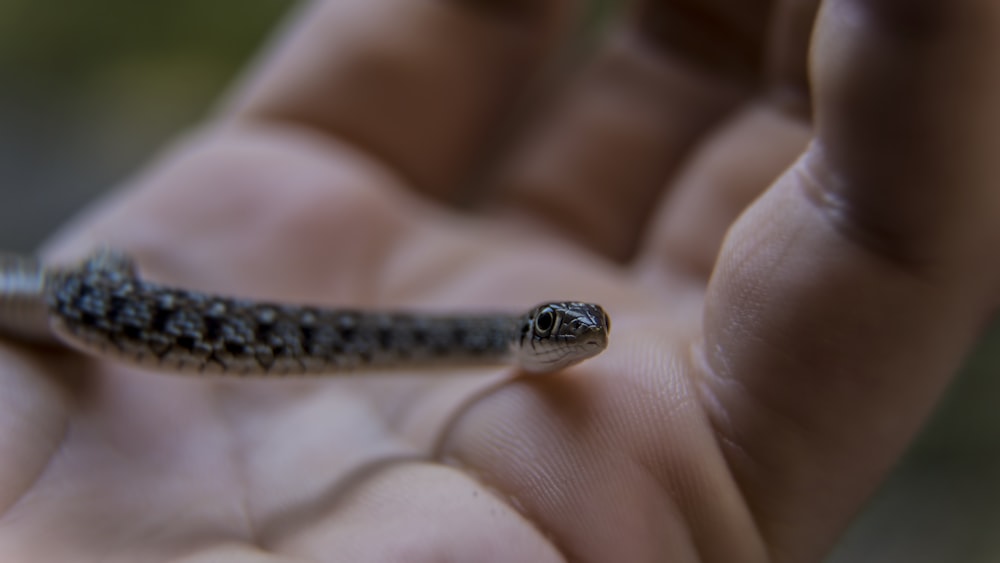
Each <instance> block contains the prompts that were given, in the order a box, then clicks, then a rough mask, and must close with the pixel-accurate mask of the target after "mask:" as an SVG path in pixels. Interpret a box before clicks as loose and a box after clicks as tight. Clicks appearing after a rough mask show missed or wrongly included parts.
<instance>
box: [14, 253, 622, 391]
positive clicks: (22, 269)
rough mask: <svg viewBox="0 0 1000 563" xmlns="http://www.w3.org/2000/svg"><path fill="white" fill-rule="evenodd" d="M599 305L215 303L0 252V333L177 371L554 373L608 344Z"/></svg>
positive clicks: (105, 264)
mask: <svg viewBox="0 0 1000 563" xmlns="http://www.w3.org/2000/svg"><path fill="white" fill-rule="evenodd" d="M609 330H610V321H609V318H608V315H607V313H605V312H604V309H602V308H601V306H599V305H594V304H589V303H580V302H575V301H560V302H551V303H544V304H541V305H538V306H537V307H534V308H532V309H531V310H529V311H527V312H524V313H516V314H510V313H470V314H452V315H435V314H427V313H417V312H392V311H385V312H382V311H367V310H356V309H349V308H345V309H331V308H323V307H313V306H306V305H291V304H281V303H266V302H258V301H250V300H245V299H236V298H231V297H223V296H214V295H208V294H204V293H200V292H196V291H189V290H185V289H178V288H172V287H167V286H164V285H160V284H156V283H152V282H149V281H146V280H143V279H142V278H141V277H140V276H139V275H138V273H137V271H136V268H135V265H134V264H133V262H132V260H131V259H129V258H128V257H127V256H125V255H123V254H121V253H118V252H115V251H112V250H107V249H105V250H101V251H98V252H96V253H94V254H93V255H92V256H90V257H89V258H87V259H86V260H84V261H82V262H81V263H80V264H78V265H76V266H72V267H68V268H45V267H43V266H41V265H40V264H39V263H38V262H37V261H36V260H34V259H32V258H27V257H22V256H16V255H2V254H0V332H2V333H3V334H6V335H9V336H13V337H20V338H27V339H33V340H47V341H52V340H55V341H57V342H59V343H61V344H65V345H68V346H70V347H73V348H76V349H78V350H82V351H84V352H86V353H89V354H92V355H95V356H97V357H100V358H108V359H115V360H120V361H125V362H129V363H133V364H137V365H140V366H143V367H147V368H153V369H158V370H165V371H172V372H180V373H232V374H240V375H304V374H338V373H344V372H353V371H358V370H366V369H368V370H400V369H416V368H425V367H450V366H455V367H475V366H486V365H513V366H516V367H518V368H520V369H521V370H523V371H526V372H533V373H543V372H550V371H556V370H559V369H562V368H565V367H567V366H570V365H573V364H576V363H578V362H580V361H583V360H585V359H588V358H591V357H593V356H595V355H597V354H599V353H600V352H601V351H603V350H604V349H605V348H606V347H607V343H608V331H609Z"/></svg>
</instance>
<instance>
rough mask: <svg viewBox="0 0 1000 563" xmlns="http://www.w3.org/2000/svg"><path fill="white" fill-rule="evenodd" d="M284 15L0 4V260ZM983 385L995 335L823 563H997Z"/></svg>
mask: <svg viewBox="0 0 1000 563" xmlns="http://www.w3.org/2000/svg"><path fill="white" fill-rule="evenodd" d="M292 4H293V2H291V0H215V1H213V2H204V1H199V0H173V1H171V2H134V1H132V0H89V1H87V2H82V3H79V4H78V3H72V2H64V3H60V5H59V6H58V8H56V7H55V6H54V5H53V4H52V3H50V2H34V1H31V0H0V85H2V87H0V248H2V249H5V250H17V251H24V252H27V251H31V250H32V249H33V248H35V247H36V246H37V245H38V244H39V243H40V242H41V241H42V240H43V239H44V238H45V237H46V236H47V235H48V234H49V233H51V232H52V231H53V230H54V229H56V228H58V226H59V225H60V224H62V223H63V222H65V221H66V220H67V219H68V218H69V217H71V216H72V215H73V213H74V212H75V211H77V210H79V209H80V208H81V207H82V206H84V205H86V204H87V203H88V202H89V201H92V200H93V199H94V198H96V197H97V196H99V195H100V194H101V193H102V192H104V191H106V190H107V189H109V188H111V187H113V186H114V185H116V184H117V183H120V182H121V181H122V180H123V179H124V178H126V177H127V176H128V175H129V174H130V173H131V172H133V171H135V170H137V169H138V167H139V166H140V165H141V164H142V162H143V161H145V160H148V159H149V158H150V157H151V156H152V155H153V154H155V152H156V151H157V149H158V148H161V147H163V146H164V145H165V144H166V143H168V142H169V141H170V140H171V139H172V138H174V137H175V136H177V135H179V134H181V133H183V132H184V131H185V129H187V128H189V127H190V126H191V125H192V124H194V123H196V122H197V121H198V120H199V119H200V118H202V117H203V116H205V115H206V114H207V113H208V112H210V111H211V108H212V105H213V103H214V101H215V100H216V99H217V97H218V96H219V95H220V94H222V93H223V92H224V91H225V88H226V86H227V84H228V83H229V82H230V81H231V80H232V79H233V78H234V76H236V75H237V73H238V72H239V71H240V69H241V68H242V67H243V66H244V65H245V64H247V62H248V60H249V59H250V58H251V57H252V56H253V54H254V53H255V52H256V50H257V49H258V47H260V46H261V44H262V42H263V41H265V40H266V38H267V36H268V32H269V31H270V30H271V29H272V28H273V27H274V26H275V25H276V24H277V23H278V22H280V20H281V17H282V15H283V14H284V13H286V12H287V11H288V9H289V8H290V7H291V5H292ZM597 4H598V5H599V4H600V2H597ZM592 13H594V14H601V13H603V11H602V9H601V8H600V7H599V6H598V7H596V8H595V10H594V11H593V12H592ZM597 17H598V18H599V17H600V16H599V15H598V16H597ZM998 375H1000V324H998V325H995V326H994V328H993V330H992V331H991V332H990V333H989V334H988V335H987V336H986V337H985V338H984V340H983V342H982V343H981V345H980V347H979V349H978V350H977V351H976V353H974V354H973V355H972V356H971V357H970V358H969V361H968V365H967V366H966V368H965V370H964V373H963V374H962V375H961V377H960V378H959V379H958V380H957V382H956V384H955V385H954V386H953V387H952V389H951V391H950V392H949V394H948V396H947V397H946V398H945V400H944V402H943V403H942V405H941V407H940V408H939V409H938V412H937V414H936V415H935V417H934V418H933V420H932V421H931V422H930V423H929V425H928V427H927V428H926V429H925V431H924V433H923V434H922V436H921V437H920V439H919V440H918V442H917V443H916V444H915V445H914V446H913V448H912V449H911V450H910V452H909V454H908V455H907V457H906V458H905V459H904V461H903V462H902V463H901V464H900V466H899V467H898V468H897V469H896V471H895V472H894V473H893V475H892V476H891V477H890V478H889V480H888V481H887V482H886V483H885V484H884V486H883V487H882V488H881V490H880V491H879V493H878V495H877V496H876V497H875V498H874V499H872V501H871V502H870V503H869V505H868V506H867V508H866V510H865V512H864V513H863V514H862V515H861V516H860V517H859V519H858V520H857V521H856V523H855V525H854V526H853V527H852V528H851V529H850V530H849V531H848V533H847V535H846V536H845V537H844V539H843V541H842V542H841V544H840V546H839V547H838V548H837V550H836V551H835V552H834V554H833V555H832V556H831V557H829V558H828V560H827V561H828V562H829V563H846V562H855V563H857V562H862V563H867V562H873V563H874V562H880V563H886V562H889V563H894V562H904V561H905V562H909V563H923V562H927V563H932V562H933V563H940V562H984V563H985V562H1000V534H994V533H993V532H995V531H1000V408H997V404H998V402H1000V377H998Z"/></svg>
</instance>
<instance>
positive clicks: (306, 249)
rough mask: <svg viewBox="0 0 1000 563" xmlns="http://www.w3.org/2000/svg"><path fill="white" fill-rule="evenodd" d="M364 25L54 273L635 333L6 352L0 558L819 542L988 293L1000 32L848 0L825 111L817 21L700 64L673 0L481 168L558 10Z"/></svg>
mask: <svg viewBox="0 0 1000 563" xmlns="http://www.w3.org/2000/svg"><path fill="white" fill-rule="evenodd" d="M349 4H351V3H350V2H332V1H331V2H318V3H316V4H315V5H313V6H310V7H309V8H308V10H307V11H306V12H305V13H304V14H303V15H302V17H301V18H300V20H299V22H298V23H297V24H296V25H295V26H293V27H292V28H291V29H290V30H289V33H288V35H287V38H286V41H284V42H283V43H282V44H281V45H280V46H279V47H278V49H277V51H276V54H275V55H273V56H272V57H270V58H269V59H268V60H267V61H266V62H265V63H264V64H262V66H261V69H260V71H259V72H258V73H257V74H256V75H255V77H254V78H253V79H252V80H251V81H249V83H248V84H246V85H245V86H244V87H243V88H242V89H241V90H240V91H238V92H237V94H236V95H235V96H234V98H233V99H232V100H230V102H229V104H228V105H227V106H226V108H225V109H224V111H223V112H222V113H221V115H220V117H219V118H218V119H217V120H215V121H213V122H212V123H210V124H208V125H207V126H206V128H205V129H204V130H203V131H202V132H201V133H199V134H198V135H197V136H196V137H193V138H190V139H186V140H184V141H183V142H182V143H180V144H179V145H178V147H177V148H176V149H175V150H174V151H172V152H171V153H170V154H169V155H167V156H166V157H165V158H163V159H162V160H161V161H160V162H159V163H157V164H156V165H154V166H153V167H152V168H151V169H150V170H149V171H148V172H147V173H146V174H145V175H143V176H142V177H140V178H139V179H138V180H136V181H135V182H134V185H132V186H130V188H129V189H128V190H126V191H123V192H121V193H119V194H117V195H115V196H113V197H112V198H111V199H110V200H108V201H107V202H105V203H103V204H102V205H100V206H98V207H97V208H95V209H94V210H93V211H92V212H91V213H90V214H88V215H87V216H85V217H84V218H82V219H81V220H80V221H78V222H77V223H75V224H74V225H72V226H71V227H69V228H68V229H67V230H66V232H64V233H62V234H61V236H60V237H58V238H57V240H56V242H54V243H53V244H52V245H51V246H50V247H49V250H48V254H47V255H48V257H49V258H50V259H51V260H53V261H57V262H58V261H63V260H71V259H73V258H75V257H78V256H80V255H81V254H83V253H86V252H87V251H88V250H89V249H91V248H92V247H93V246H94V245H95V244H98V243H104V242H106V243H110V244H111V245H113V246H116V247H119V248H122V249H124V250H126V251H127V252H129V253H130V254H132V255H133V256H135V257H136V258H137V259H138V261H139V263H140V265H141V268H142V270H143V272H144V275H147V276H148V277H151V278H153V279H157V280H160V281H164V282H169V283H172V284H176V285H182V286H185V287H191V288H197V289H201V290H205V291H212V292H217V293H226V294H239V295H242V296H248V297H263V298H268V299H284V300H290V301H298V302H310V303H318V304H329V305H336V304H345V303H348V304H351V305H354V306H365V305H372V306H379V307H393V306H411V307H413V306H418V307H425V308H435V309H438V308H445V309H447V308H452V309H459V308H469V307H476V308H495V307H511V308H514V309H521V308H526V307H528V306H530V305H532V304H534V303H536V302H539V301H543V300H548V299H578V300H587V301H594V302H598V303H601V304H602V305H604V306H605V308H606V309H607V310H608V311H609V312H610V314H611V317H612V323H613V329H612V333H611V346H610V347H609V349H608V350H607V352H606V353H605V354H603V355H601V356H599V357H598V358H596V359H594V360H592V361H590V362H587V363H585V364H583V365H580V366H578V367H576V368H573V369H571V370H568V371H566V372H564V373H559V374H554V375H547V376H542V377H527V376H525V377H515V375H517V374H515V373H513V372H511V371H509V370H505V371H496V370H494V371H490V370H486V371H472V372H458V373H455V372H446V373H398V374H387V375H379V376H373V377H343V378H330V379H308V380H307V379H301V380H242V381H241V380H236V379H224V380H218V379H207V378H206V379H197V378H184V377H171V376H166V375H161V374H150V373H145V372H138V371H134V370H131V369H129V368H126V367H121V366H116V365H114V364H111V363H105V362H99V361H94V360H90V359H85V358H81V357H79V356H77V355H75V354H73V353H70V352H63V351H53V350H43V349H38V348H31V347H28V346H25V345H20V344H14V343H4V344H3V345H2V348H0V360H2V361H3V362H4V369H3V370H2V372H0V373H2V377H3V379H4V382H3V387H2V388H3V389H4V391H5V392H4V394H3V395H2V396H0V400H2V401H3V406H2V408H0V425H2V427H3V432H2V433H0V436H2V437H0V458H2V459H4V460H5V461H4V469H3V472H2V475H3V478H2V480H0V507H2V509H3V517H2V519H0V559H4V560H8V559H10V560H74V561H79V560H88V559H111V560H125V561H134V560H158V559H167V558H181V557H184V558H187V559H186V560H189V561H199V560H205V561H225V560H238V561H247V560H258V559H259V560H281V559H283V558H288V559H297V558H313V559H320V560H329V561H402V560H405V561H440V560H456V561H472V560H475V561H539V562H545V561H561V560H574V561H576V560H579V561H630V562H631V561H635V562H641V561H696V560H697V561H767V560H774V561H805V560H814V559H816V558H818V557H820V556H821V555H822V554H823V552H824V550H825V549H827V548H828V547H829V545H830V543H831V542H832V541H833V539H834V538H835V537H836V534H837V533H838V532H839V531H840V530H841V529H842V527H843V526H844V524H845V523H846V522H847V521H848V520H849V518H850V517H851V515H852V514H853V513H854V511H856V510H857V509H858V507H859V506H860V504H861V503H862V502H863V500H864V498H865V497H866V495H868V494H869V493H870V492H871V490H872V489H873V488H874V486H875V485H876V484H877V483H878V480H879V479H880V478H881V477H882V476H883V475H884V474H885V472H886V471H887V470H888V468H889V467H890V466H891V464H892V463H893V461H894V460H895V459H897V457H898V456H899V454H900V452H901V451H902V449H903V448H905V446H906V444H907V442H908V440H909V439H910V438H911V437H912V435H913V434H914V433H915V431H916V430H917V429H918V427H919V425H920V423H921V421H922V420H923V419H924V418H925V417H926V415H927V413H928V412H929V411H930V409H931V408H932V407H933V403H934V401H935V399H936V398H937V397H938V396H939V395H940V393H941V391H942V389H943V388H944V386H945V385H946V384H947V382H948V380H949V378H950V377H951V375H952V374H953V373H954V370H955V369H956V368H957V365H958V364H959V362H960V361H961V359H962V356H963V354H964V353H965V352H966V351H967V350H968V349H969V347H970V346H971V345H972V344H973V343H974V341H975V338H976V335H977V334H978V331H979V330H981V328H982V326H983V323H984V322H985V321H986V320H987V319H988V318H989V316H990V314H991V313H992V310H993V307H994V305H995V303H996V298H997V291H996V290H997V282H998V279H997V274H998V272H997V271H996V267H995V265H994V263H995V260H991V258H992V257H993V256H995V250H994V249H995V248H998V247H1000V246H998V244H997V243H1000V227H998V226H997V225H1000V221H997V215H998V214H1000V211H998V210H1000V190H997V189H996V187H995V184H996V182H997V179H998V178H1000V170H998V165H997V163H996V162H995V160H996V159H993V158H990V155H989V154H988V153H989V151H986V150H983V149H982V147H984V146H986V147H990V146H992V147H995V146H997V141H998V139H996V136H997V135H998V134H1000V133H998V131H1000V127H997V125H998V111H997V109H996V108H995V107H994V106H993V105H991V104H992V102H991V100H992V99H997V98H998V96H997V95H996V94H997V93H1000V92H998V91H1000V75H998V74H997V71H996V69H997V68H1000V65H996V64H995V63H996V59H997V53H1000V48H998V47H1000V45H998V44H997V40H996V39H993V37H994V36H997V35H1000V34H997V33H996V31H997V29H996V28H997V27H998V26H1000V8H997V7H996V6H994V5H993V4H992V3H991V2H988V1H986V0H980V1H975V0H965V1H955V0H948V1H945V0H939V1H937V2H932V1H930V0H928V1H926V2H908V3H907V2H893V1H889V0H881V1H876V0H868V1H860V0H851V1H848V0H838V1H830V2H827V3H826V4H825V5H824V6H823V9H822V11H821V14H820V19H819V23H818V31H817V32H816V34H817V35H816V37H815V38H814V51H813V54H812V59H811V63H810V64H811V73H812V79H813V81H812V84H813V90H812V93H813V98H812V100H811V101H810V100H809V98H808V89H807V88H806V86H805V84H806V82H805V68H804V66H803V65H804V64H805V63H804V61H805V56H804V54H803V53H804V52H805V49H806V44H807V39H808V36H809V34H808V31H807V30H808V29H809V28H810V22H811V19H812V18H811V16H812V13H813V10H814V9H815V6H813V5H812V4H811V3H810V2H804V3H792V2H789V3H774V4H772V3H769V2H757V3H753V4H754V5H753V7H752V9H751V8H748V7H747V5H746V3H736V2H733V3H731V4H732V6H728V5H726V4H725V3H719V4H721V5H722V6H725V7H716V8H713V9H712V10H714V12H711V13H712V16H713V18H714V19H713V18H709V19H712V21H714V22H716V23H717V24H719V25H717V26H715V27H714V28H712V29H706V30H704V36H705V38H706V40H709V41H708V44H711V45H713V46H715V47H717V48H711V49H705V48H700V47H704V44H701V43H698V42H697V41H696V42H688V43H685V42H684V41H677V42H676V43H675V42H672V41H673V39H674V38H676V37H678V35H677V34H676V33H670V30H669V29H667V30H666V31H664V30H663V29H662V27H663V26H662V25H661V26H657V25H656V24H657V22H660V23H662V22H663V21H667V22H668V23H669V22H671V21H673V20H671V18H683V17H684V16H685V15H691V13H690V12H685V11H684V10H682V9H680V6H682V4H681V3H676V2H660V3H651V4H650V5H649V6H646V7H645V10H642V11H641V12H642V13H641V15H637V16H636V19H635V20H634V23H631V22H630V23H628V24H625V25H623V27H622V28H621V29H620V30H619V31H618V32H617V33H616V34H614V36H613V37H612V41H610V44H609V46H608V47H607V48H606V49H605V50H603V51H601V52H599V53H598V54H597V56H596V57H595V60H594V61H593V62H592V63H591V65H590V66H589V67H588V69H587V70H585V71H584V72H583V73H582V74H580V75H577V76H574V78H573V79H572V81H571V82H570V84H569V85H567V87H566V88H565V89H564V90H559V91H558V92H557V93H555V94H553V95H551V96H549V99H547V100H546V103H543V104H542V106H543V108H544V110H539V111H537V112H530V113H529V116H530V118H531V119H532V125H531V126H529V127H525V128H521V129H519V130H517V135H514V136H516V137H517V138H518V139H519V141H518V143H515V148H514V149H513V150H510V151H507V152H506V153H504V157H502V158H497V157H492V158H491V157H488V153H489V152H490V149H494V148H496V144H497V143H496V142H495V141H496V137H497V131H498V129H500V128H501V127H502V128H504V129H509V128H508V127H507V125H506V120H507V119H508V118H509V110H510V107H511V100H513V99H517V97H518V96H519V95H520V94H521V93H523V92H524V87H525V85H526V83H527V82H528V80H529V79H530V78H531V77H532V73H533V72H534V71H535V70H537V67H533V66H532V65H533V64H538V61H540V60H543V59H544V58H545V55H546V54H548V53H551V50H552V49H553V48H554V47H553V44H554V43H556V40H557V39H558V38H559V36H560V33H561V32H562V30H563V29H564V27H565V25H566V22H567V21H568V19H569V18H570V14H568V13H565V5H564V4H561V3H551V4H546V3H536V4H530V6H531V7H528V6H520V7H508V8H496V7H489V6H488V5H486V4H483V5H480V4H470V5H464V4H461V3H453V4H445V3H410V2H391V1H389V0H386V1H384V2H356V3H355V4H357V5H356V6H349ZM383 5H395V8H396V9H397V10H396V11H393V10H389V11H387V12H386V13H384V14H381V13H379V9H380V8H379V7H380V6H383ZM404 6H405V7H406V8H405V9H402V7H404ZM399 10H402V11H399ZM389 14H391V16H390V15H389ZM664 18H665V19H664ZM972 22H975V25H970V23H972ZM667 27H668V28H669V27H670V26H669V25H668V26H667ZM637 29H640V30H643V31H641V32H640V31H637ZM720 29H722V30H726V31H725V32H723V31H718V30H720ZM658 30H659V31H660V32H662V33H658V32H657V31H658ZM675 31H676V30H675ZM713 34H717V35H713ZM388 38H391V40H390V39H388ZM748 50H749V52H754V53H757V56H755V57H750V58H751V59H753V61H757V60H766V61H768V63H767V64H766V65H759V66H763V67H765V68H766V69H767V71H766V72H764V71H755V72H748V71H747V70H748V68H749V69H755V68H757V66H755V64H750V63H748V62H747V61H745V60H743V59H744V58H745V56H744V54H745V53H746V52H748ZM761 84H764V85H765V86H766V87H765V88H763V90H764V91H765V92H766V94H761V88H759V86H760V85H761ZM774 92H781V93H783V94H785V95H784V96H782V97H780V98H779V97H778V96H777V95H774ZM788 93H790V95H789V94H788ZM789 100H790V101H791V102H792V103H790V104H789V103H786V102H788V101H789ZM779 101H781V102H782V103H778V102H779ZM810 104H812V106H813V107H814V108H815V116H816V122H815V136H814V130H813V128H812V127H813V126H812V125H811V124H810V123H809V121H808V120H807V119H806V118H805V116H804V114H803V113H802V112H801V111H800V110H801V108H803V107H808V106H809V105H810ZM901 124H903V125H905V126H901ZM810 141H812V143H810ZM928 155H933V156H934V158H927V157H928ZM487 161H489V162H492V163H493V166H491V167H489V169H488V170H489V172H490V173H489V182H488V184H489V185H490V186H491V188H492V189H491V190H489V191H488V192H487V195H486V196H483V198H482V199H481V201H479V202H478V206H477V209H476V211H474V212H470V211H458V210H456V209H455V208H454V207H453V206H450V205H448V203H449V202H451V201H455V200H459V199H463V198H464V197H465V194H461V193H459V192H460V191H461V190H460V186H463V185H465V184H466V183H467V182H468V180H469V178H470V177H476V178H480V177H482V176H485V175H486V174H485V173H482V172H481V171H480V168H481V167H482V164H483V163H484V162H487ZM786 168H787V171H785V170H786ZM783 171H784V173H783ZM775 178H778V179H777V180H776V181H775ZM772 182H773V183H772ZM765 190H766V193H765ZM760 194H764V195H763V196H761V197H760V198H759V199H756V201H754V200H755V198H757V196H759V195H760ZM752 201H753V203H752V204H751V202H752ZM738 217H739V218H738ZM737 218H738V219H737ZM727 232H728V236H727V237H726V240H725V243H723V237H724V236H726V233H727Z"/></svg>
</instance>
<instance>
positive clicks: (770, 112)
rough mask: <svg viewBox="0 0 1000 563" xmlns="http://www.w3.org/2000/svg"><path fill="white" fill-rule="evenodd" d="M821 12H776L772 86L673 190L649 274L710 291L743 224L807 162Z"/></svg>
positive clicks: (709, 144)
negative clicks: (729, 240)
mask: <svg viewBox="0 0 1000 563" xmlns="http://www.w3.org/2000/svg"><path fill="white" fill-rule="evenodd" d="M818 7H819V2H818V0H786V1H784V2H780V3H779V4H778V5H777V6H776V7H775V10H774V12H773V14H772V18H771V22H772V23H771V25H770V26H769V27H770V28H771V29H772V32H771V34H770V36H769V38H768V41H767V47H766V54H765V57H764V58H765V60H766V61H767V63H766V66H767V68H766V70H765V72H764V76H765V82H764V83H763V84H762V87H761V89H760V91H759V93H758V95H756V96H755V97H754V98H753V99H750V100H748V101H747V103H746V104H745V105H744V106H743V107H742V108H740V109H739V110H737V111H734V112H733V114H732V115H731V116H730V117H729V118H727V119H726V120H725V122H723V123H721V124H719V126H718V127H717V128H716V130H715V131H714V132H712V133H711V134H710V136H708V137H707V138H706V139H705V140H704V141H703V142H701V143H700V144H699V146H698V148H697V150H695V151H694V152H693V154H692V156H691V157H690V158H689V159H688V162H687V164H686V165H685V166H684V167H683V169H682V170H681V171H680V172H679V173H678V175H677V178H676V179H675V180H674V181H673V182H672V185H671V188H670V196H669V197H667V198H665V199H664V200H663V201H661V202H660V205H659V207H658V209H657V210H656V212H655V214H654V217H653V220H652V222H651V226H650V227H649V229H648V231H649V234H648V235H647V236H646V238H645V240H644V242H643V244H644V246H643V249H642V252H641V253H640V259H639V263H640V267H641V268H643V269H647V270H649V271H650V272H651V273H654V274H657V275H660V276H662V275H668V276H670V277H673V278H676V277H681V278H683V279H687V280H689V281H691V282H693V283H695V284H697V285H698V286H699V287H702V286H703V284H704V281H705V280H707V279H708V277H709V276H710V275H711V273H712V269H713V267H714V265H715V259H716V256H717V255H718V251H719V247H720V246H721V245H722V239H723V237H724V236H725V234H726V231H728V230H729V227H730V226H732V223H733V221H734V220H735V219H736V217H737V216H738V215H739V214H740V213H742V212H743V210H744V209H746V207H747V206H748V205H749V204H750V202H751V201H753V200H754V199H756V198H757V197H758V196H759V195H760V194H761V193H762V192H763V191H764V190H765V189H766V188H767V187H768V186H770V185H771V183H773V182H774V180H775V178H777V177H778V175H780V174H781V172H783V171H784V170H785V169H786V168H788V166H789V165H790V164H791V163H792V162H794V161H795V159H796V158H798V156H799V155H801V154H802V151H803V150H804V149H805V147H806V145H807V144H808V142H809V140H810V139H811V137H812V127H811V123H810V117H809V111H808V110H809V87H808V82H807V69H806V53H808V51H809V38H810V36H811V34H812V27H813V21H814V19H815V16H816V10H817V9H818Z"/></svg>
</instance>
